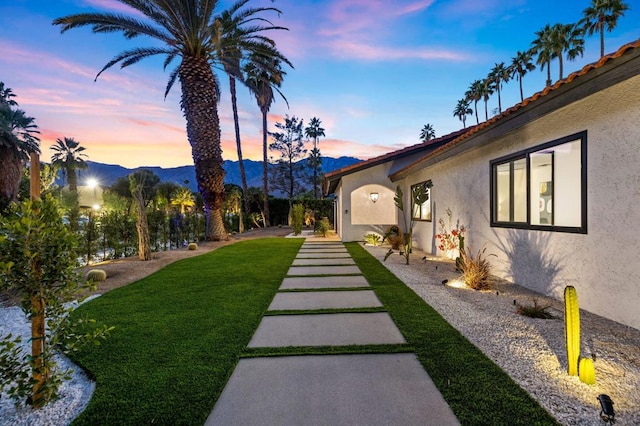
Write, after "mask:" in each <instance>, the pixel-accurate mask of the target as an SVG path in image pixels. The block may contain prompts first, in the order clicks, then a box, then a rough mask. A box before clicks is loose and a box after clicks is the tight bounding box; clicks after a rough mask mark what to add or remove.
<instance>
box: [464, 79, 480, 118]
mask: <svg viewBox="0 0 640 426" xmlns="http://www.w3.org/2000/svg"><path fill="white" fill-rule="evenodd" d="M482 90H483V83H482V80H476V81H474V82H473V83H471V84H470V85H469V88H468V89H467V91H466V92H465V94H464V98H465V99H466V100H468V101H473V109H474V111H475V114H476V124H480V120H479V119H478V101H479V100H480V99H482Z"/></svg>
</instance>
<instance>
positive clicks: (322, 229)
mask: <svg viewBox="0 0 640 426" xmlns="http://www.w3.org/2000/svg"><path fill="white" fill-rule="evenodd" d="M329 231H331V223H329V218H328V217H323V218H322V219H321V220H320V221H319V222H316V229H315V233H316V234H318V235H322V236H323V237H326V236H327V234H328V233H329Z"/></svg>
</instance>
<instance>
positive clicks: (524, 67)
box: [509, 51, 536, 102]
mask: <svg viewBox="0 0 640 426" xmlns="http://www.w3.org/2000/svg"><path fill="white" fill-rule="evenodd" d="M531 61H532V54H531V51H526V52H521V51H518V53H516V56H515V57H514V58H512V59H511V66H510V67H509V68H510V70H511V77H515V78H516V79H517V80H518V82H519V83H520V102H522V101H524V93H523V92H522V77H523V76H524V75H525V74H526V73H527V72H529V71H533V70H534V69H536V66H535V65H534V64H533V62H531Z"/></svg>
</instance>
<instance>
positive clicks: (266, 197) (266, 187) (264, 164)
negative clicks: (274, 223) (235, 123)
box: [262, 110, 269, 228]
mask: <svg viewBox="0 0 640 426" xmlns="http://www.w3.org/2000/svg"><path fill="white" fill-rule="evenodd" d="M268 166H269V163H268V161H267V111H266V110H263V111H262V192H263V197H264V209H263V213H262V214H263V217H264V226H265V228H266V227H268V226H269V179H268V175H267V167H268Z"/></svg>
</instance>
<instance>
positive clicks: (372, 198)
mask: <svg viewBox="0 0 640 426" xmlns="http://www.w3.org/2000/svg"><path fill="white" fill-rule="evenodd" d="M379 196H380V194H378V193H377V192H372V193H371V194H369V198H371V201H373V202H374V203H375V202H376V201H378V197H379Z"/></svg>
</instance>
